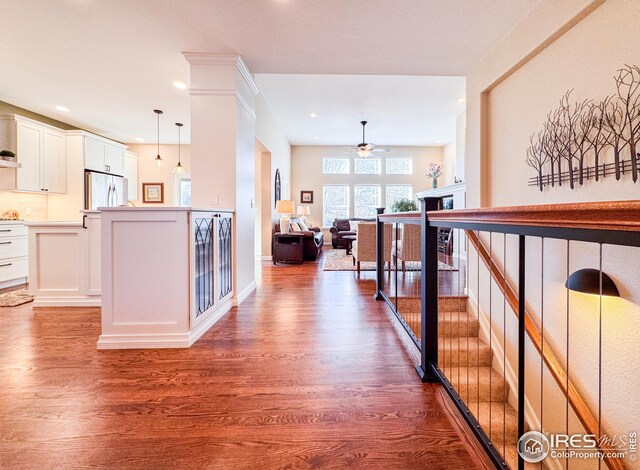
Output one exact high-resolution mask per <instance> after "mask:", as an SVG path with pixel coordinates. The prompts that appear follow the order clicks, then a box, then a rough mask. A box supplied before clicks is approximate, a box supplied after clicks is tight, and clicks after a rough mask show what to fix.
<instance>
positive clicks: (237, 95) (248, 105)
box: [236, 92, 256, 121]
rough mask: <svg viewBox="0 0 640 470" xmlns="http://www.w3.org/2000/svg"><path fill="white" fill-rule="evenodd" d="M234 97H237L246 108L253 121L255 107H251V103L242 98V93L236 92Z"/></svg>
mask: <svg viewBox="0 0 640 470" xmlns="http://www.w3.org/2000/svg"><path fill="white" fill-rule="evenodd" d="M236 98H237V99H238V101H239V102H240V104H241V105H242V107H243V108H244V109H246V110H247V112H248V113H249V115H250V116H251V117H252V118H253V120H254V121H255V119H256V111H255V109H253V107H251V105H250V104H249V103H247V101H246V100H245V99H244V97H243V96H242V94H241V93H240V92H237V93H236Z"/></svg>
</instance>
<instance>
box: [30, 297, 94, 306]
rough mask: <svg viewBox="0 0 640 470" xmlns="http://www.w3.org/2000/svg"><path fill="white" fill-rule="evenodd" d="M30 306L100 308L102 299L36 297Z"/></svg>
mask: <svg viewBox="0 0 640 470" xmlns="http://www.w3.org/2000/svg"><path fill="white" fill-rule="evenodd" d="M32 306H33V307H34V308H41V307H101V306H102V297H99V296H92V297H44V296H36V298H35V300H34V301H33V304H32Z"/></svg>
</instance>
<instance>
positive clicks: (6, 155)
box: [0, 150, 16, 162]
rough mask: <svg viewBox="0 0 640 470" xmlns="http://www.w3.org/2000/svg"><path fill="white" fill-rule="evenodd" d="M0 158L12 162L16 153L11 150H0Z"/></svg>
mask: <svg viewBox="0 0 640 470" xmlns="http://www.w3.org/2000/svg"><path fill="white" fill-rule="evenodd" d="M0 158H2V159H3V160H8V161H10V162H14V161H15V160H16V154H15V153H13V152H12V151H11V150H0Z"/></svg>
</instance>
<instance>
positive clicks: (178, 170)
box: [173, 122, 184, 174]
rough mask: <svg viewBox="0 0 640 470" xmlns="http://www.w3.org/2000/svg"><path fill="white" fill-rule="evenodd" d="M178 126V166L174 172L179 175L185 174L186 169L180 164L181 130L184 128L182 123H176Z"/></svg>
mask: <svg viewBox="0 0 640 470" xmlns="http://www.w3.org/2000/svg"><path fill="white" fill-rule="evenodd" d="M176 126H177V127H178V164H177V165H176V167H175V168H174V169H173V172H174V173H176V174H178V173H184V167H183V166H182V163H180V129H181V128H182V123H181V122H176Z"/></svg>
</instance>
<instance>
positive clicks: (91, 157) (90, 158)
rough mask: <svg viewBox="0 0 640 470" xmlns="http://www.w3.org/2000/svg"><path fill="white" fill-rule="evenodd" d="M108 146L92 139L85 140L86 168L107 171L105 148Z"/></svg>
mask: <svg viewBox="0 0 640 470" xmlns="http://www.w3.org/2000/svg"><path fill="white" fill-rule="evenodd" d="M106 146H107V144H105V143H104V142H102V141H101V140H98V139H94V138H92V137H85V138H84V167H85V168H86V169H87V170H94V171H102V172H105V171H107V169H106V167H105V151H106V149H105V147H106Z"/></svg>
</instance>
